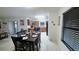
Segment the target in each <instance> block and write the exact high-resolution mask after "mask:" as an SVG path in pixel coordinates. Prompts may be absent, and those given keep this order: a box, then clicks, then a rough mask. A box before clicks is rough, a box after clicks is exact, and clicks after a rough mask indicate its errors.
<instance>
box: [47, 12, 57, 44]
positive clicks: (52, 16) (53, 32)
mask: <svg viewBox="0 0 79 59" xmlns="http://www.w3.org/2000/svg"><path fill="white" fill-rule="evenodd" d="M57 21H58V13H52V12H51V13H49V22H48V36H49V39H50V40H51V41H52V42H53V43H55V44H57V42H58V41H57V24H58V23H57ZM52 22H53V23H52Z"/></svg>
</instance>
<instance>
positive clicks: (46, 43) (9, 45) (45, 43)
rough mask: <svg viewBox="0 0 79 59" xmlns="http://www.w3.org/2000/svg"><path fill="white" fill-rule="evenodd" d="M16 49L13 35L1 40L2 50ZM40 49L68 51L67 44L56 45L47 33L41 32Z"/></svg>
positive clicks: (0, 46)
mask: <svg viewBox="0 0 79 59" xmlns="http://www.w3.org/2000/svg"><path fill="white" fill-rule="evenodd" d="M13 50H14V44H13V42H12V39H11V37H8V38H6V39H3V40H0V51H13ZM40 51H68V49H67V48H66V46H65V45H64V44H63V43H61V48H60V46H57V45H55V44H54V43H53V42H51V41H50V40H49V38H48V36H46V33H45V32H43V33H41V48H40Z"/></svg>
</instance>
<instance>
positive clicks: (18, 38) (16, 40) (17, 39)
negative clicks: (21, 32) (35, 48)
mask: <svg viewBox="0 0 79 59" xmlns="http://www.w3.org/2000/svg"><path fill="white" fill-rule="evenodd" d="M11 38H12V41H13V43H14V45H15V47H17V42H20V43H21V42H22V37H13V36H11Z"/></svg>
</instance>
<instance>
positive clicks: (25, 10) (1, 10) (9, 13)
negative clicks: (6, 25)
mask: <svg viewBox="0 0 79 59" xmlns="http://www.w3.org/2000/svg"><path fill="white" fill-rule="evenodd" d="M59 9H60V8H59V7H0V17H26V16H30V15H38V14H47V13H49V12H57V11H58V10H59Z"/></svg>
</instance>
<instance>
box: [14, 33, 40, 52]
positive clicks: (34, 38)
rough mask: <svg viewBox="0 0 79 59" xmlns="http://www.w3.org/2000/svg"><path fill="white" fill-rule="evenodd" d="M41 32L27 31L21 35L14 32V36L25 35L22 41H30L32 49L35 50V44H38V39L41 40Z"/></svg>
mask: <svg viewBox="0 0 79 59" xmlns="http://www.w3.org/2000/svg"><path fill="white" fill-rule="evenodd" d="M39 34H40V33H32V34H31V35H30V33H26V34H22V35H21V34H20V35H18V34H14V35H13V36H15V37H19V36H20V37H23V39H22V41H24V42H29V43H30V45H31V46H32V50H33V51H34V50H35V44H38V41H39ZM37 47H38V46H37ZM37 50H38V48H37Z"/></svg>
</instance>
